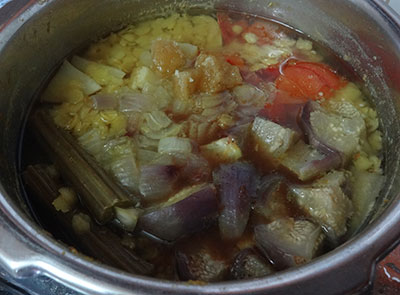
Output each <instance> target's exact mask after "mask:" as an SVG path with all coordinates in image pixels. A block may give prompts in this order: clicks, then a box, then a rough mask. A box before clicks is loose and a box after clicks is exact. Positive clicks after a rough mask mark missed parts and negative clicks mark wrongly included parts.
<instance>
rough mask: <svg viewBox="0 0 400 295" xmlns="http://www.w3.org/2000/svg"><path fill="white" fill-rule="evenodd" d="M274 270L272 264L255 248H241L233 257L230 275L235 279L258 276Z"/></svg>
mask: <svg viewBox="0 0 400 295" xmlns="http://www.w3.org/2000/svg"><path fill="white" fill-rule="evenodd" d="M273 272H274V268H273V267H272V265H271V264H270V263H269V262H268V260H266V259H265V258H264V257H262V256H261V255H260V254H258V251H257V250H256V249H252V248H246V249H243V250H241V251H240V252H239V253H238V254H237V255H236V256H235V258H234V261H233V264H232V267H231V269H230V273H231V277H232V278H234V279H237V280H242V279H250V278H259V277H263V276H266V275H269V274H271V273H273Z"/></svg>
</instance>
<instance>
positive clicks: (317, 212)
mask: <svg viewBox="0 0 400 295" xmlns="http://www.w3.org/2000/svg"><path fill="white" fill-rule="evenodd" d="M345 179H346V177H345V176H344V173H343V172H337V171H336V172H332V173H330V174H328V175H327V176H325V177H324V178H322V179H321V180H319V181H318V182H316V183H314V185H312V186H311V187H309V186H293V187H292V188H291V189H290V192H289V194H290V196H292V197H293V198H294V199H295V200H296V202H297V203H298V204H299V206H300V207H301V208H303V209H304V210H305V211H306V212H307V213H308V214H309V215H310V216H311V217H312V218H313V219H314V220H315V221H316V222H318V223H319V224H320V225H321V226H322V227H323V228H324V230H325V231H326V233H327V235H328V237H329V238H330V239H331V240H332V241H337V239H338V238H339V237H341V236H342V235H343V234H345V233H346V231H347V220H348V218H350V217H351V215H352V214H353V205H352V203H351V201H350V200H349V198H348V197H347V196H346V195H345V194H344V192H343V189H342V187H341V185H343V184H344V182H345Z"/></svg>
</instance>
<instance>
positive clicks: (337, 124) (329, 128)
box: [309, 103, 366, 162]
mask: <svg viewBox="0 0 400 295" xmlns="http://www.w3.org/2000/svg"><path fill="white" fill-rule="evenodd" d="M314 105H316V107H315V108H314V111H312V112H311V113H310V114H309V120H310V121H309V122H310V127H311V129H312V130H313V132H314V134H315V136H316V137H317V138H318V139H319V140H320V141H321V142H323V143H324V144H325V145H327V146H329V147H332V148H333V149H335V150H337V151H339V152H340V153H341V154H342V155H343V156H344V162H347V161H348V160H349V159H350V158H351V156H352V155H353V154H354V153H355V152H356V151H357V150H358V149H359V146H360V138H361V136H362V134H363V133H364V132H365V130H366V127H365V122H364V120H363V118H362V117H361V114H360V113H359V112H358V111H357V109H355V107H353V106H352V105H351V104H343V106H342V107H346V108H351V109H350V110H347V111H342V112H341V114H335V113H328V112H326V111H325V110H324V109H323V108H322V107H320V106H319V105H318V104H316V103H314ZM344 114H348V115H347V117H346V116H345V115H344ZM349 114H352V115H351V116H350V115H349Z"/></svg>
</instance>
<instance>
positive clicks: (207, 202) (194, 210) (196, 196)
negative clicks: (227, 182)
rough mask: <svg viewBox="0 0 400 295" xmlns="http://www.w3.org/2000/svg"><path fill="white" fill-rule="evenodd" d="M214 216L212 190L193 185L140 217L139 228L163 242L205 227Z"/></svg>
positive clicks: (215, 201) (214, 197)
mask: <svg viewBox="0 0 400 295" xmlns="http://www.w3.org/2000/svg"><path fill="white" fill-rule="evenodd" d="M217 215H218V202H217V198H216V190H215V187H214V186H213V185H208V184H202V185H195V186H192V187H189V188H185V189H183V190H181V191H180V192H179V193H177V194H176V195H175V196H173V197H171V198H170V199H169V200H168V201H167V202H166V203H164V204H162V205H161V207H160V208H156V209H153V210H152V211H150V212H147V213H145V214H143V215H142V216H141V217H140V218H139V220H138V227H139V228H141V229H142V230H143V231H145V232H147V233H150V234H152V235H154V236H156V237H158V238H160V239H162V240H166V241H174V240H177V239H179V238H181V237H183V236H186V235H189V234H192V233H195V232H198V231H201V230H203V229H205V228H207V227H208V226H210V225H211V224H212V223H213V222H214V221H215V219H216V217H217Z"/></svg>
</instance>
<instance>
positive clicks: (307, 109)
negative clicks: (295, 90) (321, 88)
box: [300, 101, 343, 171]
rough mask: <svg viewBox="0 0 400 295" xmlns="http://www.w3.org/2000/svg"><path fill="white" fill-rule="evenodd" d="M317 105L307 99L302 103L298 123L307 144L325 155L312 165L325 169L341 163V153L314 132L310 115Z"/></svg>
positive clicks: (336, 166) (335, 166)
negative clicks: (306, 139)
mask: <svg viewBox="0 0 400 295" xmlns="http://www.w3.org/2000/svg"><path fill="white" fill-rule="evenodd" d="M317 107H318V104H317V103H316V102H314V101H309V102H307V103H306V104H305V105H304V107H303V109H302V111H301V115H300V125H301V127H302V129H303V130H304V133H305V135H306V136H307V138H308V141H309V144H310V145H311V146H313V147H314V148H315V149H317V150H318V151H319V152H320V153H322V154H324V155H325V156H326V157H325V158H324V159H322V160H319V161H314V162H313V163H312V165H314V166H316V167H317V169H319V170H323V171H327V170H330V169H335V168H338V167H340V166H341V165H343V155H342V154H341V153H340V152H339V151H338V150H336V149H335V148H333V147H330V146H329V145H327V144H325V143H324V142H322V141H321V140H320V139H319V137H318V135H317V134H316V133H315V132H314V130H313V128H312V125H311V122H310V116H311V113H312V112H314V111H315V110H316V109H317Z"/></svg>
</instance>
